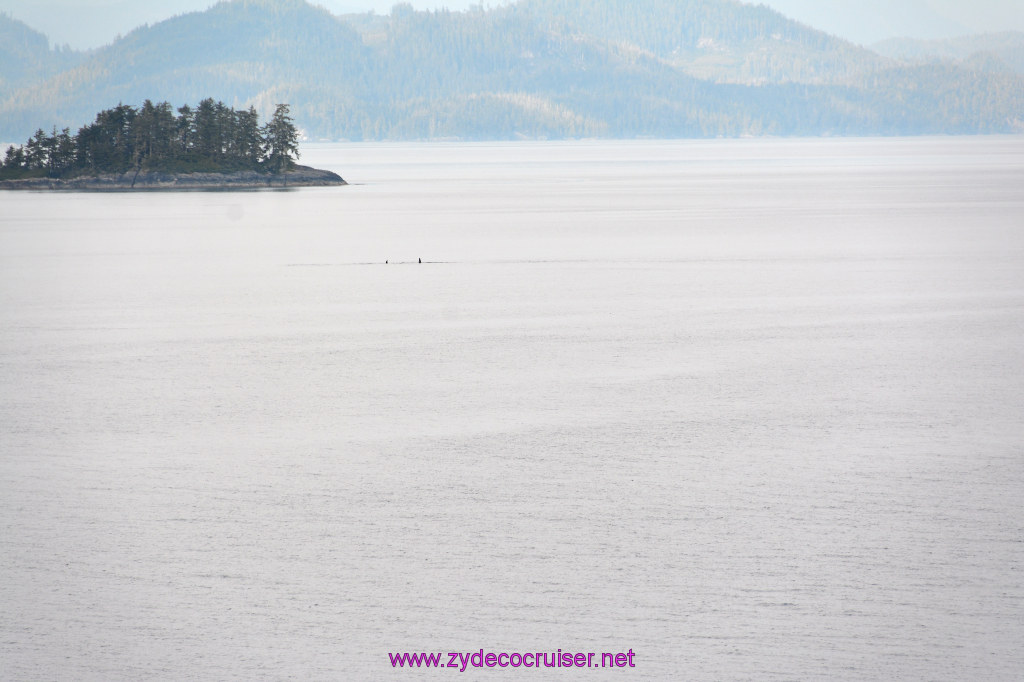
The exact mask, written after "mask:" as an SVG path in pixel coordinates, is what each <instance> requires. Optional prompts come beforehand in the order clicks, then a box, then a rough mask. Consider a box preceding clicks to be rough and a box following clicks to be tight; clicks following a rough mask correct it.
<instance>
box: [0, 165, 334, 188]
mask: <svg viewBox="0 0 1024 682" xmlns="http://www.w3.org/2000/svg"><path fill="white" fill-rule="evenodd" d="M347 184H348V183H347V182H345V181H344V180H343V179H342V178H341V176H340V175H338V174H337V173H332V172H331V171H326V170H320V169H318V168H310V167H309V166H295V167H294V168H293V169H292V170H290V171H286V172H284V173H278V174H270V173H257V172H256V171H235V172H230V173H165V172H161V171H148V172H144V173H136V172H135V171H129V172H128V173H123V174H120V175H118V174H108V175H98V176H81V177H76V178H27V179H22V180H0V189H25V190H42V189H57V190H116V191H120V190H157V189H164V190H189V189H217V190H245V189H262V188H266V187H274V188H280V187H328V186H332V185H347Z"/></svg>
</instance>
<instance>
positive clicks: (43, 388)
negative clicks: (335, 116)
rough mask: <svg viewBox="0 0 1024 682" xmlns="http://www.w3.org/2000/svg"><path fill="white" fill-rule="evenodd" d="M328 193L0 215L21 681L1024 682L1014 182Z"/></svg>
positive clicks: (556, 175) (1003, 153)
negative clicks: (392, 657) (429, 655)
mask: <svg viewBox="0 0 1024 682" xmlns="http://www.w3.org/2000/svg"><path fill="white" fill-rule="evenodd" d="M303 161H304V162H306V163H310V164H311V165H316V166H320V167H327V168H331V169H332V170H337V171H338V172H340V173H341V174H342V175H343V176H344V177H345V178H346V179H347V180H349V181H350V182H352V183H354V184H353V185H351V186H349V187H344V188H326V189H308V190H299V191H289V192H259V193H239V194H235V193H154V194H45V193H32V194H3V195H0V604H2V612H3V614H4V615H3V616H2V617H0V677H3V678H7V679H68V680H71V679H75V680H112V679H133V680H137V679H255V678H270V679H279V678H296V679H324V680H331V679H335V680H336V679H352V680H377V679H380V680H388V679H397V678H408V679H413V678H414V677H415V678H417V679H419V678H422V677H424V676H426V677H430V679H441V678H459V677H460V675H461V677H462V678H465V679H477V678H479V677H486V678H488V679H511V678H513V677H515V678H517V679H519V678H523V679H566V680H568V679H576V678H577V677H578V678H580V679H590V680H598V679H608V680H625V679H666V680H668V679H690V680H743V679H749V680H771V679H778V680H784V679H785V680H788V679H793V680H797V679H799V680H811V679H829V680H878V679H900V680H936V679H949V680H952V679H970V680H1010V679H1019V677H1020V675H1021V674H1022V671H1024V653H1022V652H1024V649H1022V648H1021V646H1020V643H1021V642H1022V641H1024V505H1022V498H1024V418H1022V414H1024V411H1022V408H1021V405H1022V404H1024V344H1022V340H1024V138H1021V137H1016V138H984V139H957V138H950V139H915V140H900V139H895V140H833V141H802V140H798V141H781V140H780V141H774V140H767V141H713V142H641V143H558V144H554V143H552V144H547V143H523V144H495V145H485V144H480V145H454V144H453V145H442V144H434V145H420V146H417V145H338V146H326V145H325V146H311V147H308V148H306V150H305V155H304V157H303ZM420 258H422V260H423V264H417V263H416V261H417V259H420ZM385 260H389V261H390V263H389V264H388V265H385V264H384V261H385ZM558 648H561V649H563V650H565V651H573V652H575V651H583V652H590V651H593V652H605V651H608V652H619V651H627V650H629V649H633V650H634V651H635V653H636V658H635V663H636V666H637V667H636V668H634V669H626V670H615V671H607V670H568V671H566V670H562V671H551V670H544V669H541V670H534V669H520V670H518V671H513V670H512V669H507V670H499V669H488V670H485V671H483V672H481V671H479V670H477V671H470V672H467V673H461V674H460V673H458V671H457V670H445V671H435V672H433V673H426V672H422V673H412V672H409V671H405V673H404V674H401V675H400V674H398V673H396V672H395V671H393V670H392V669H391V666H390V663H389V662H388V657H387V652H389V651H442V652H448V651H465V652H469V651H478V650H480V649H484V650H485V651H494V652H500V651H520V652H522V651H548V652H554V651H555V650H556V649H558ZM444 660H445V662H447V656H445V659H444Z"/></svg>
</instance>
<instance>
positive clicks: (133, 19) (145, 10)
mask: <svg viewBox="0 0 1024 682" xmlns="http://www.w3.org/2000/svg"><path fill="white" fill-rule="evenodd" d="M214 2H215V0H146V1H145V2H139V0H0V11H2V12H7V13H8V14H11V15H12V16H14V17H15V18H17V19H20V20H22V21H24V22H25V23H27V24H28V25H30V26H32V27H33V28H35V29H36V30H39V31H42V32H43V33H45V34H47V35H48V36H49V37H50V39H51V41H52V42H54V43H55V44H65V43H67V44H69V45H71V46H72V47H77V48H86V47H96V46H99V45H103V44H106V43H108V42H110V41H111V40H112V39H113V38H114V37H115V36H116V35H117V34H119V33H127V32H128V31H130V30H131V29H133V28H135V27H136V26H138V25H140V24H142V23H146V22H149V23H154V22H157V21H160V20H161V19H166V18H167V17H170V16H173V15H174V14H180V13H182V12H192V11H196V10H202V9H206V8H207V7H209V6H211V5H213V4H214ZM637 2H643V0H637ZM760 2H763V4H766V5H769V6H770V7H774V8H775V9H777V10H779V11H780V12H782V13H783V14H785V15H787V16H789V17H792V18H794V19H797V20H799V21H802V22H803V23H805V24H809V25H811V26H814V27H815V28H820V29H823V30H825V31H828V32H829V33H834V34H836V35H839V36H841V37H843V38H847V39H849V40H853V41H854V42H859V43H864V44H867V43H871V42H874V41H876V40H881V39H883V38H889V37H894V36H910V37H914V38H945V37H951V36H955V35H963V34H966V33H982V32H985V31H1005V30H1017V31H1024V0H760ZM315 4H320V5H323V6H324V7H326V8H327V9H329V10H331V11H332V12H334V13H336V14H340V13H346V12H366V11H369V10H374V11H376V12H377V13H379V14H387V13H388V12H389V11H390V9H391V7H392V5H394V4H395V0H319V2H315ZM410 4H412V5H413V6H414V7H417V8H419V9H436V8H439V7H448V8H449V9H453V10H459V9H465V8H467V7H469V6H471V5H476V4H483V5H484V6H485V7H486V6H489V5H491V6H496V5H502V4H506V3H505V2H502V1H500V0H494V1H492V2H476V1H474V0H410ZM754 4H757V3H756V2H755V3H754Z"/></svg>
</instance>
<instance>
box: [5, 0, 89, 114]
mask: <svg viewBox="0 0 1024 682" xmlns="http://www.w3.org/2000/svg"><path fill="white" fill-rule="evenodd" d="M83 58H84V55H83V54H82V53H80V52H75V51H74V50H71V49H67V48H63V49H51V48H50V41H49V40H47V38H46V36H44V35H43V34H42V33H39V32H38V31H34V30H32V29H31V28H29V27H28V26H26V25H25V24H23V23H22V22H20V21H18V20H17V19H15V18H13V17H11V16H9V15H7V14H0V102H2V101H3V100H4V99H5V98H6V95H8V94H10V92H11V91H12V90H13V89H14V88H15V87H17V86H21V85H26V84H30V83H38V82H39V81H42V80H45V79H46V78H49V77H50V76H53V75H54V74H56V73H57V72H59V71H61V70H62V69H66V68H69V67H70V66H72V65H74V64H76V63H77V62H79V61H81V60H82V59H83Z"/></svg>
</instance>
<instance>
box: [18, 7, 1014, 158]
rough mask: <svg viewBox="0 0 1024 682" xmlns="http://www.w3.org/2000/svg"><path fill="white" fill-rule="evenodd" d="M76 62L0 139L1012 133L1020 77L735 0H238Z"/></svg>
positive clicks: (141, 32) (32, 98) (29, 86)
mask: <svg viewBox="0 0 1024 682" xmlns="http://www.w3.org/2000/svg"><path fill="white" fill-rule="evenodd" d="M34 44H35V45H36V48H35V49H36V52H35V53H38V54H42V53H40V52H39V46H40V43H39V41H38V40H36V42H35V43H34ZM42 45H45V40H44V41H43V43H42ZM75 55H76V56H77V61H75V60H72V63H70V64H69V65H68V66H67V67H65V68H62V69H59V70H58V71H56V72H52V73H48V72H46V71H45V70H44V71H42V72H38V75H35V76H32V75H27V76H24V79H23V80H22V85H21V86H19V87H12V88H11V89H9V90H8V91H5V96H4V97H2V98H0V139H5V140H6V141H13V140H19V139H25V137H26V136H28V135H29V134H31V133H32V131H35V130H36V129H37V128H39V127H43V128H44V129H47V130H48V129H50V127H51V126H54V125H56V126H57V127H58V128H63V127H64V126H69V127H72V128H77V127H78V126H81V125H83V124H84V123H85V122H86V121H88V120H90V118H91V116H92V115H93V114H94V112H96V111H97V110H102V109H106V108H109V107H111V106H114V105H116V104H118V103H119V102H121V103H125V104H131V105H138V104H140V103H141V102H143V101H144V100H146V99H152V100H154V101H157V100H168V101H197V100H199V99H202V98H204V97H207V96H210V95H213V96H215V97H217V98H219V99H222V100H224V102H225V103H226V104H227V105H228V106H230V107H233V108H236V109H247V108H248V107H250V106H253V107H255V108H256V110H257V111H258V112H259V113H260V115H262V116H264V117H266V116H268V115H269V114H270V113H271V112H272V108H273V105H274V104H275V103H277V102H289V103H291V105H292V113H293V115H294V118H295V121H296V123H297V125H298V126H299V127H300V129H301V130H302V131H303V132H304V133H305V134H306V135H308V136H309V137H311V138H314V139H424V138H425V139H434V138H460V139H511V138H517V137H528V138H537V137H547V138H557V137H595V136H596V137H638V136H646V137H694V136H696V137H704V136H722V135H724V136H738V135H760V134H773V135H850V134H920V133H988V132H1014V131H1024V80H1022V78H1021V76H1020V75H1018V74H1014V73H1012V72H1006V71H999V70H995V71H993V70H983V69H979V68H976V67H975V66H973V65H971V64H969V63H957V64H951V63H943V64H925V65H919V64H916V63H910V62H909V61H906V60H898V59H893V58H889V57H883V56H881V55H878V54H876V53H873V52H870V51H867V50H864V49H862V48H859V47H856V46H853V45H851V44H849V43H846V42H844V41H841V40H839V39H837V38H834V37H832V36H828V35H826V34H824V33H821V32H819V31H815V30H813V29H810V28H808V27H806V26H802V25H800V24H798V23H796V22H793V21H790V20H788V19H786V18H785V17H783V16H781V15H779V14H778V13H776V12H773V11H771V10H768V9H766V8H764V7H754V6H750V5H744V4H741V3H738V2H734V1H732V0H641V1H631V0H520V2H518V3H515V4H512V5H508V6H503V7H498V8H491V9H483V8H481V7H479V6H478V7H477V8H476V9H472V10H468V11H465V12H448V11H437V12H419V11H414V10H413V9H412V8H411V7H410V6H409V5H396V6H395V7H394V8H393V9H392V11H391V12H390V13H389V14H388V15H384V16H380V15H375V14H363V15H346V16H341V17H336V16H333V15H331V14H330V13H328V12H327V11H326V10H323V9H321V8H318V7H314V6H313V5H310V4H308V3H307V2H305V1H304V0H230V1H226V2H221V3H220V4H218V5H216V6H215V7H213V8H211V9H210V10H208V11H206V12H200V13H192V14H186V15H182V16H178V17H173V18H171V19H168V20H167V21H164V22H161V23H159V24H156V25H153V26H149V27H142V28H139V29H137V30H136V31H133V32H132V33H130V34H128V35H126V36H124V37H123V38H121V39H119V40H117V41H115V42H114V43H113V44H111V45H109V46H107V47H105V48H102V49H100V50H96V51H94V52H92V53H89V54H85V55H78V53H75ZM19 73H21V74H22V75H24V74H26V73H28V68H27V67H26V69H24V70H23V71H21V72H19Z"/></svg>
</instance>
